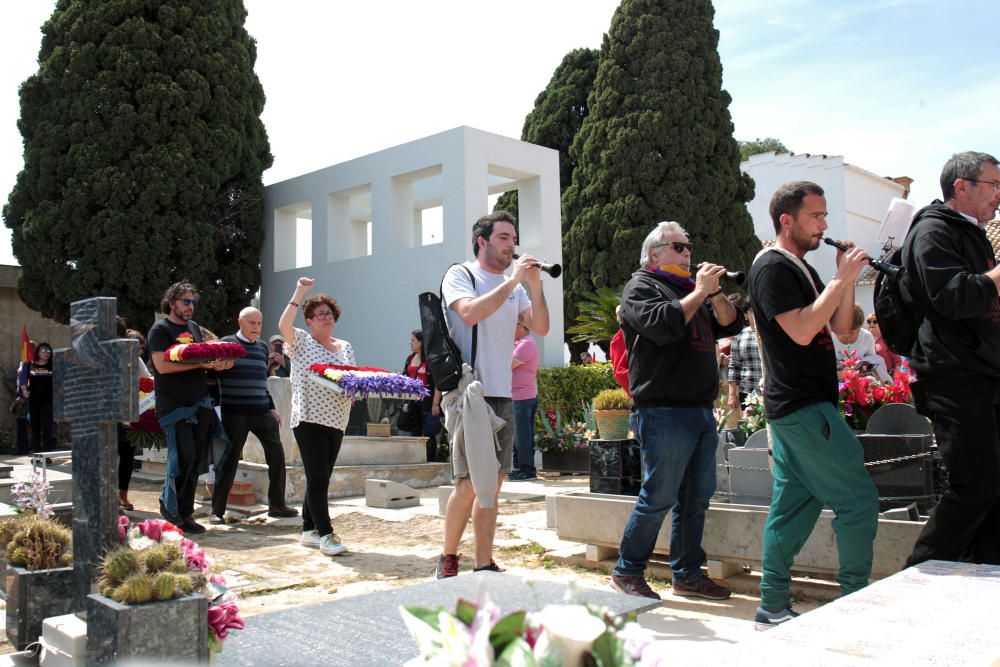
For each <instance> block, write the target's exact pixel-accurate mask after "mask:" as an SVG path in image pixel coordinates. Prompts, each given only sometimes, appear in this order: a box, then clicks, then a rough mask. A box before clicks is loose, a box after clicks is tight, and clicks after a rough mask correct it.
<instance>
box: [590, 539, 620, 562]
mask: <svg viewBox="0 0 1000 667" xmlns="http://www.w3.org/2000/svg"><path fill="white" fill-rule="evenodd" d="M584 554H585V556H584V557H585V558H586V559H587V560H588V561H590V562H592V563H600V562H601V561H602V560H611V559H612V558H618V549H615V548H614V547H602V546H601V545H599V544H588V545H587V547H586V549H585V550H584Z"/></svg>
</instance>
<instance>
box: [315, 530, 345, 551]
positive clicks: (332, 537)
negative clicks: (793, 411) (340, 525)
mask: <svg viewBox="0 0 1000 667" xmlns="http://www.w3.org/2000/svg"><path fill="white" fill-rule="evenodd" d="M319 550H320V552H321V553H322V554H323V555H325V556H336V555H337V554H342V553H344V552H345V551H347V547H345V546H344V545H343V544H341V543H340V538H339V537H337V534H336V533H330V534H329V535H324V536H323V537H322V538H320V541H319Z"/></svg>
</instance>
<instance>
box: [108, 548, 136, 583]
mask: <svg viewBox="0 0 1000 667" xmlns="http://www.w3.org/2000/svg"><path fill="white" fill-rule="evenodd" d="M103 570H104V578H105V579H106V580H107V581H108V582H109V583H110V584H111V585H112V586H117V585H118V584H120V583H122V582H123V581H125V580H126V579H128V578H129V577H130V576H132V575H133V574H135V573H136V572H138V571H139V557H138V556H137V555H136V553H135V551H133V550H132V549H130V548H129V547H127V546H122V547H118V548H117V549H115V550H114V551H112V552H110V553H109V554H108V555H107V556H105V557H104V567H103Z"/></svg>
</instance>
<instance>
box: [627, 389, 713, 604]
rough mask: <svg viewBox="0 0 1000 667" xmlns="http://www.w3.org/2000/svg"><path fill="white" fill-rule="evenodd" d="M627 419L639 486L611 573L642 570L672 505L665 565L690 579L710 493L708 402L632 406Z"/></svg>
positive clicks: (696, 573) (695, 574)
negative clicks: (635, 446) (639, 456)
mask: <svg viewBox="0 0 1000 667" xmlns="http://www.w3.org/2000/svg"><path fill="white" fill-rule="evenodd" d="M631 420H632V432H633V433H635V435H636V438H637V439H638V441H639V449H640V451H641V452H642V489H641V490H640V491H639V498H638V500H636V503H635V507H634V508H633V509H632V515H631V516H630V517H629V520H628V523H627V524H625V532H624V534H623V535H622V542H621V547H620V548H619V551H618V562H617V563H616V564H615V574H617V575H620V576H641V575H642V573H643V571H644V570H645V569H646V562H647V561H648V560H649V557H650V555H652V553H653V547H654V546H655V545H656V537H657V535H658V534H659V532H660V528H661V527H662V526H663V519H664V517H666V515H667V512H669V511H670V510H671V508H672V509H673V511H674V513H673V525H672V527H671V531H670V568H671V569H672V570H673V575H674V580H675V581H680V582H682V583H688V584H691V583H696V582H697V581H698V579H699V578H700V577H701V566H702V565H704V564H705V550H704V549H702V548H701V537H702V534H703V533H704V530H705V512H706V511H707V510H708V502H709V499H710V498H711V497H712V494H713V493H715V451H716V449H717V447H718V442H719V436H718V434H717V433H716V430H715V415H713V414H712V409H711V408H708V407H705V408H698V407H695V408H687V407H669V408H636V409H635V410H633V412H632V416H631Z"/></svg>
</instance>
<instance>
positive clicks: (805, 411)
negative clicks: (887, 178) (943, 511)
mask: <svg viewBox="0 0 1000 667" xmlns="http://www.w3.org/2000/svg"><path fill="white" fill-rule="evenodd" d="M770 212H771V219H772V220H773V222H774V231H775V234H776V239H775V244H774V247H773V248H771V249H769V250H767V251H764V252H762V253H761V254H759V255H758V256H757V259H756V261H754V264H753V267H752V268H751V269H750V297H751V300H752V301H753V311H754V318H755V320H756V323H757V331H758V333H759V335H760V340H761V345H762V348H761V355H762V357H763V360H764V408H765V410H766V412H767V417H768V419H769V420H770V425H769V427H770V435H771V448H772V454H773V462H774V493H773V497H772V500H771V509H770V512H769V513H768V517H767V523H766V525H765V527H764V554H763V558H762V567H761V571H762V573H763V574H762V576H761V584H760V590H761V602H760V607H758V608H757V613H756V617H755V619H754V620H755V622H756V624H757V627H758V628H765V627H769V626H772V625H777V624H779V623H782V622H784V621H787V620H789V619H791V618H794V617H795V616H797V615H798V614H796V613H795V612H794V611H792V608H791V604H790V602H789V597H788V589H789V584H790V582H791V567H792V562H793V560H794V558H795V556H796V554H798V552H799V550H801V549H802V546H803V545H804V544H805V542H806V540H807V539H808V537H809V534H810V533H811V532H812V530H813V526H814V525H815V523H816V519H817V518H819V513H820V510H822V509H823V507H824V506H826V507H830V508H832V509H833V511H834V513H835V514H836V515H837V518H836V519H835V520H834V522H833V528H834V532H835V533H836V536H837V551H838V554H839V556H840V572H839V574H838V575H837V582H838V583H839V584H840V591H841V594H842V595H847V594H849V593H853V592H854V591H856V590H858V589H860V588H862V587H864V586H866V585H867V583H868V577H869V575H870V574H871V568H872V543H873V541H874V539H875V530H876V527H877V525H878V492H877V491H876V490H875V485H874V484H873V483H872V480H871V477H870V476H869V475H868V473H867V471H866V470H865V465H864V453H863V451H862V448H861V443H860V442H859V441H858V439H857V437H856V436H855V435H854V432H853V431H852V430H851V429H850V428H849V427H848V426H847V424H846V423H845V422H844V420H843V418H842V417H841V416H840V414H839V413H838V411H837V400H838V394H839V392H838V387H837V365H836V356H835V354H834V350H833V339H832V337H831V332H830V329H831V327H832V329H833V331H834V332H837V333H843V332H845V331H848V330H850V328H851V315H852V309H853V307H854V279H855V278H856V277H857V275H858V273H860V271H861V269H862V267H863V266H864V262H865V261H866V260H867V255H866V254H865V252H864V251H863V250H861V249H860V248H855V247H854V244H853V243H850V242H847V243H845V245H846V246H848V250H847V252H840V251H838V252H837V271H836V273H835V274H834V276H833V278H832V279H831V280H830V282H829V284H827V285H823V283H822V282H821V281H820V278H819V275H818V274H817V273H816V270H815V269H813V268H812V267H811V266H809V265H808V264H807V263H806V262H805V259H804V257H805V254H806V253H807V252H809V251H811V250H815V249H816V248H817V247H819V244H820V241H821V240H822V238H823V232H824V231H825V230H826V228H827V224H826V216H827V210H826V199H825V198H824V197H823V189H822V188H821V187H820V186H818V185H816V184H815V183H810V182H807V181H803V182H797V183H788V184H786V185H783V186H781V187H780V188H779V189H778V191H777V192H775V193H774V196H773V197H772V199H771V206H770Z"/></svg>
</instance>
